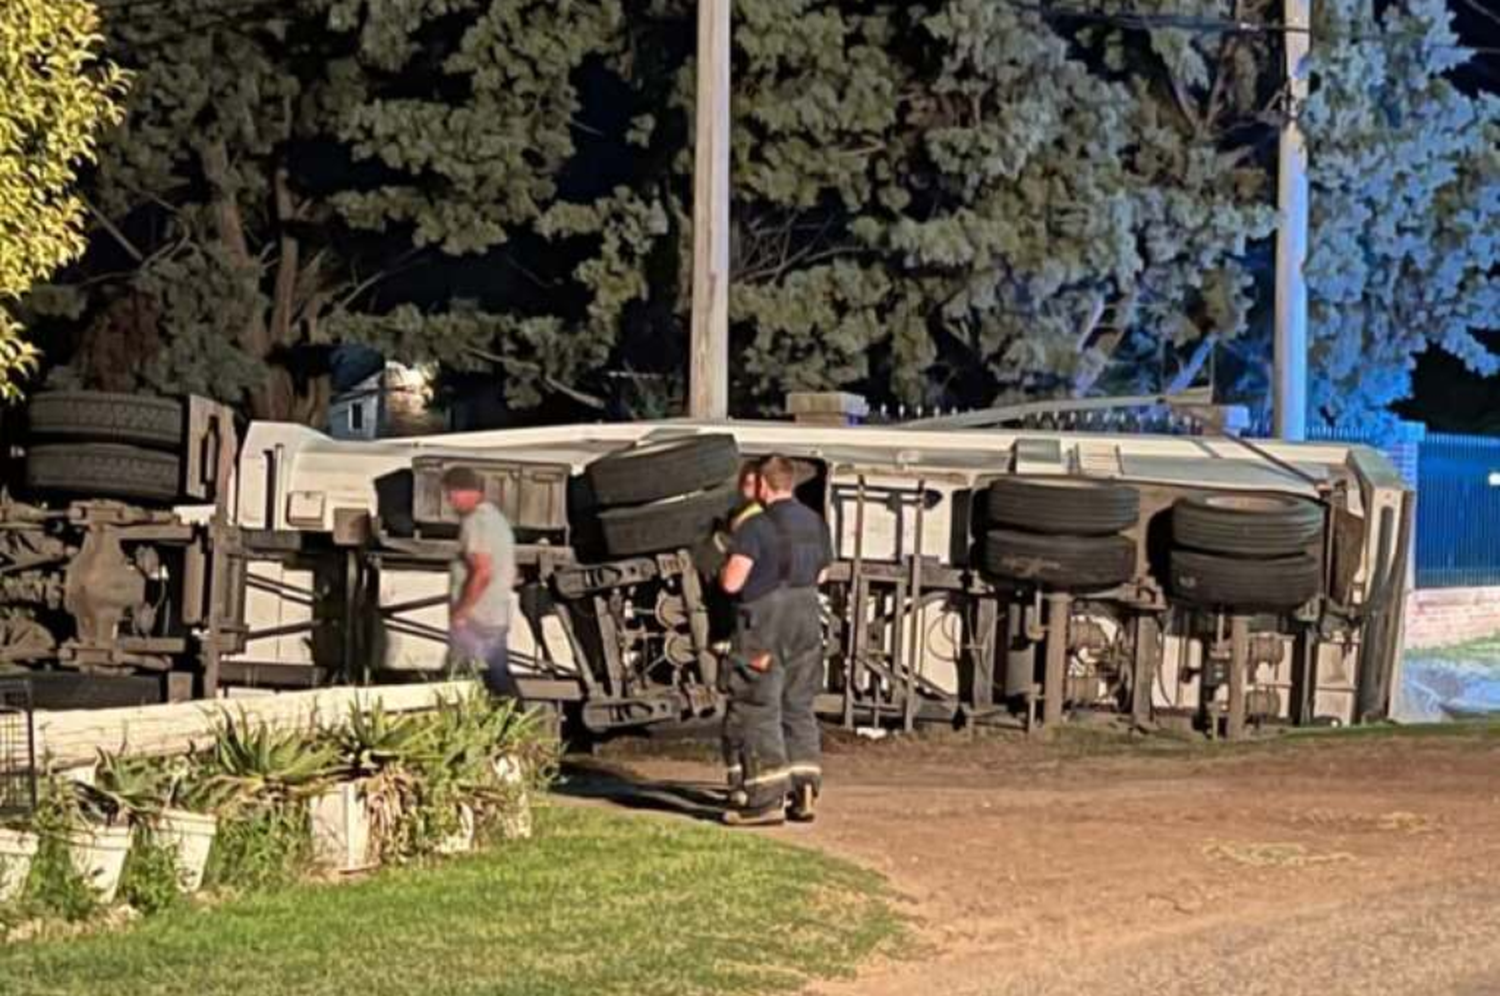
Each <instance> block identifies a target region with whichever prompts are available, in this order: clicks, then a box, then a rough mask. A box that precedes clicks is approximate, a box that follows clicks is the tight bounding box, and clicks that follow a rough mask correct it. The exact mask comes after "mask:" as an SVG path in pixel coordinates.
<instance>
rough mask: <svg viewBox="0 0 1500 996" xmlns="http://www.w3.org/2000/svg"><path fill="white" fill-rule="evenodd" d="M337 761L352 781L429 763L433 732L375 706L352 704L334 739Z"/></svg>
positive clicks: (432, 747) (411, 719)
mask: <svg viewBox="0 0 1500 996" xmlns="http://www.w3.org/2000/svg"><path fill="white" fill-rule="evenodd" d="M335 742H336V743H337V747H338V753H339V759H340V761H341V762H342V763H343V764H344V765H345V766H346V767H347V768H348V771H349V773H350V774H351V775H352V776H353V777H355V778H369V777H373V776H374V775H377V774H379V773H380V772H382V771H385V770H388V769H391V768H415V767H422V766H425V765H426V764H427V763H430V760H431V758H432V755H433V752H434V738H433V729H432V727H431V726H430V725H429V724H427V723H423V722H422V721H421V720H420V719H418V718H416V717H413V716H401V715H395V714H392V713H389V712H386V710H385V709H384V707H382V706H381V704H380V703H379V702H376V703H375V704H374V705H373V706H372V707H371V708H369V709H362V708H360V706H359V704H358V703H355V704H354V705H353V706H351V707H350V709H349V718H348V719H347V720H346V721H345V723H344V725H343V727H342V728H341V729H340V730H339V732H338V734H337V735H336V737H335Z"/></svg>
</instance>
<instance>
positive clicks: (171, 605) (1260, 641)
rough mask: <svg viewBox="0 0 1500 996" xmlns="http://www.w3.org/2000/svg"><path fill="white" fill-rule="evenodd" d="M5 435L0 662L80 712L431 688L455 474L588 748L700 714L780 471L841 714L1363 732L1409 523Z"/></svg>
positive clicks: (1382, 514)
mask: <svg viewBox="0 0 1500 996" xmlns="http://www.w3.org/2000/svg"><path fill="white" fill-rule="evenodd" d="M9 441H10V442H11V443H12V446H13V448H14V449H15V451H16V455H17V456H18V459H17V460H16V461H14V462H13V464H12V466H11V467H10V477H11V479H12V481H13V482H14V487H13V489H12V490H11V491H10V492H9V493H8V494H7V495H6V496H5V497H4V498H3V499H0V667H8V668H10V669H16V670H24V671H25V672H26V673H28V674H31V675H33V676H35V677H37V678H38V680H39V683H40V686H41V687H42V688H44V689H45V688H46V687H47V684H48V682H51V683H54V684H56V685H57V686H58V687H59V689H63V688H66V689H68V690H69V691H67V692H66V694H67V695H71V696H73V698H72V699H71V700H70V701H74V702H85V701H99V702H105V701H118V700H120V699H142V698H160V697H174V698H178V697H187V696H206V695H218V694H224V693H225V692H226V691H228V690H231V689H233V688H238V687H248V686H256V687H263V688H287V687H308V686H314V685H322V684H331V683H337V682H346V681H355V682H365V681H392V680H424V679H426V678H428V677H431V676H432V675H434V674H435V673H437V672H440V671H442V670H443V669H444V668H445V667H446V666H447V655H446V613H447V610H446V602H447V575H446V572H447V569H448V563H449V561H450V560H451V558H452V556H453V554H454V539H453V537H454V533H455V525H456V524H455V521H454V519H453V516H452V513H451V510H449V509H447V508H446V507H445V506H444V505H443V502H442V498H441V494H440V489H439V486H438V482H439V479H440V478H441V475H442V473H443V471H444V470H445V469H446V468H447V467H450V466H453V465H455V464H463V465H467V466H470V467H472V468H473V469H475V470H476V471H477V472H479V474H480V475H481V477H482V478H483V480H484V481H485V482H486V488H487V491H488V492H489V495H490V497H491V498H492V499H493V500H495V501H496V502H497V504H499V505H500V507H501V508H502V510H503V511H504V512H505V513H506V515H507V517H508V518H509V519H510V520H511V522H512V523H513V525H514V526H515V528H516V531H517V535H518V538H519V540H520V542H521V547H520V561H521V573H522V585H521V590H520V605H521V607H522V613H521V616H522V619H521V620H519V621H518V624H517V625H516V627H515V629H514V631H513V632H512V636H511V644H512V656H513V660H514V661H515V662H516V665H517V667H518V669H519V670H520V672H521V674H522V675H523V682H522V686H523V690H524V692H525V693H526V694H527V696H528V697H530V698H533V699H535V700H539V701H551V702H557V703H561V704H563V705H565V706H566V707H567V709H568V710H569V712H570V714H571V715H572V717H573V719H574V721H575V722H576V723H578V724H580V725H581V726H582V727H583V728H586V729H587V730H590V731H592V732H595V733H602V732H606V731H610V730H615V729H622V728H638V727H643V726H647V725H650V724H653V723H660V722H667V721H674V720H680V719H684V718H691V717H698V718H709V717H713V716H715V715H718V714H719V713H720V712H721V711H722V709H723V696H722V694H721V692H720V691H719V680H718V676H719V670H720V661H721V660H722V658H723V655H724V652H725V649H726V642H727V639H728V626H729V615H730V614H729V612H728V611H727V609H728V606H727V605H726V603H725V599H724V598H723V597H722V596H721V595H719V594H718V593H717V592H716V589H715V586H714V585H713V583H712V580H711V577H712V571H713V567H714V565H713V564H712V563H711V562H709V559H708V558H707V557H706V556H705V554H704V550H705V547H704V545H703V543H702V540H703V539H704V537H706V536H707V535H708V533H709V532H710V531H711V530H712V529H713V528H714V526H715V525H716V524H717V523H720V522H722V520H723V519H724V517H725V516H726V514H727V513H728V511H729V510H730V508H731V506H732V503H733V501H734V488H733V479H734V477H735V475H736V474H737V472H738V470H739V468H740V466H741V463H742V461H744V460H746V459H750V458H753V457H756V456H760V455H765V454H769V453H772V452H777V453H783V454H785V455H787V456H789V457H791V458H792V459H793V460H794V461H795V462H796V464H797V466H798V468H799V470H800V476H799V480H800V484H799V487H798V497H799V498H800V499H801V500H802V501H804V502H806V503H807V504H809V505H810V506H812V507H814V508H816V509H818V510H820V511H821V512H823V513H824V514H825V515H826V517H827V520H828V522H829V525H830V528H831V530H832V531H833V537H834V546H835V552H836V557H837V561H836V563H835V565H834V568H833V570H832V571H831V574H830V578H829V581H828V583H827V585H826V586H825V587H824V588H823V597H824V604H825V608H826V611H825V623H826V633H827V648H828V654H827V662H828V663H827V673H826V681H825V687H824V693H823V695H822V696H821V697H820V699H819V711H820V712H821V713H822V714H823V716H824V717H825V718H826V719H827V720H829V721H831V722H838V723H842V724H844V725H846V726H851V727H852V726H858V725H882V726H890V727H896V728H902V729H911V728H913V727H914V726H916V725H918V724H924V723H940V724H945V725H953V726H970V725H986V724H992V725H1008V726H1021V727H1026V728H1045V727H1046V726H1047V725H1049V724H1057V723H1059V722H1062V721H1063V720H1065V719H1068V718H1072V719H1081V718H1084V717H1088V716H1096V717H1106V718H1112V719H1114V720H1117V721H1119V722H1128V723H1131V724H1133V725H1134V726H1136V727H1138V728H1141V729H1151V728H1154V727H1156V726H1159V725H1163V724H1172V725H1181V726H1189V727H1192V728H1195V729H1198V730H1201V731H1204V732H1206V733H1208V734H1210V735H1215V736H1218V735H1225V736H1230V737H1236V736H1240V735H1242V734H1244V733H1245V732H1247V731H1248V730H1250V729H1252V728H1254V727H1257V726H1265V725H1282V724H1298V725H1309V724H1317V723H1357V722H1363V721H1367V720H1371V719H1377V718H1381V717H1383V716H1384V715H1385V714H1386V711H1387V708H1388V704H1389V701H1390V697H1391V689H1392V685H1393V681H1394V679H1395V670H1396V668H1397V666H1398V657H1399V653H1398V650H1399V646H1400V638H1401V633H1400V621H1401V609H1402V605H1403V602H1404V597H1403V596H1404V592H1405V589H1406V551H1407V549H1408V547H1409V546H1410V529H1411V509H1412V500H1411V495H1410V493H1409V491H1408V489H1407V488H1406V486H1405V485H1404V484H1403V483H1402V481H1401V480H1400V478H1399V476H1398V475H1397V474H1395V472H1394V471H1393V470H1392V468H1391V467H1390V465H1389V464H1388V463H1387V462H1386V461H1385V459H1384V458H1383V457H1381V456H1380V455H1379V454H1378V453H1376V452H1374V451H1372V450H1369V449H1365V448H1362V447H1355V446H1345V445H1302V446H1292V445H1285V444H1269V443H1251V442H1248V441H1241V440H1235V439H1229V438H1205V437H1198V438H1191V437H1161V436H1144V435H1116V434H1084V433H1067V432H1015V431H1003V430H989V429H953V430H946V431H933V430H921V429H903V428H862V427H814V426H793V425H789V424H784V423H769V422H763V423H748V422H747V423H738V422H736V423H727V424H718V425H709V424H702V425H700V424H693V423H687V422H664V423H642V424H631V425H599V426H573V427H561V428H551V429H526V430H510V431H497V432H487V433H474V434H465V435H453V436H439V437H427V438H422V439H413V440H399V441H387V442H378V443H350V442H338V441H334V440H330V439H328V438H326V437H324V436H322V435H320V434H317V433H314V432H312V431H310V430H307V429H304V428H301V427H297V426H288V425H278V424H271V423H256V424H253V425H251V426H250V427H249V428H248V430H247V431H245V432H244V433H242V434H241V433H237V432H236V431H235V428H234V425H233V422H232V419H231V418H230V416H229V414H228V413H227V412H226V411H224V410H223V409H221V408H218V407H216V406H213V405H210V404H208V403H206V402H203V401H201V400H198V399H190V400H189V401H186V402H176V401H168V400H163V399H140V398H122V397H117V396H108V395H88V394H68V395H51V396H46V395H44V396H42V398H40V399H39V400H38V402H37V403H35V404H34V405H33V406H32V410H31V420H30V425H29V427H23V428H20V429H17V430H16V431H14V432H12V433H11V437H10V440H9ZM12 496H13V497H12ZM58 694H59V695H63V694H64V692H63V691H59V692H58Z"/></svg>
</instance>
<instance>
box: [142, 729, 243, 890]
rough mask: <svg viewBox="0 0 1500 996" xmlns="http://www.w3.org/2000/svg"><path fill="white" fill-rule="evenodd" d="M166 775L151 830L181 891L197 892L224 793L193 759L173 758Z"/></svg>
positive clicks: (206, 862)
mask: <svg viewBox="0 0 1500 996" xmlns="http://www.w3.org/2000/svg"><path fill="white" fill-rule="evenodd" d="M165 775H166V777H165V780H164V785H163V791H162V793H161V796H160V803H161V808H160V809H159V810H158V811H157V812H155V813H154V814H152V819H151V828H152V830H153V832H154V833H155V834H156V836H157V839H158V840H159V841H160V842H161V843H162V844H163V845H164V846H165V847H166V848H167V850H168V851H169V852H171V854H172V857H173V859H174V861H175V863H176V865H177V878H178V883H179V885H180V886H181V889H182V891H183V892H197V891H198V889H199V888H200V887H201V886H202V885H203V873H204V871H205V870H206V869H207V868H208V856H209V854H210V853H212V851H213V845H214V838H215V837H216V836H218V833H219V817H218V815H217V813H216V810H217V809H218V807H219V805H221V804H222V803H223V801H224V797H225V791H224V789H223V786H216V785H215V784H214V783H213V782H211V781H210V779H209V778H208V776H207V774H206V772H205V771H204V768H203V765H202V764H200V763H197V762H196V761H195V759H193V758H188V757H181V756H179V757H174V758H172V759H171V760H170V761H169V762H167V764H166V766H165ZM216 789H217V791H216Z"/></svg>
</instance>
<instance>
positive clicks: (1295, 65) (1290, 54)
mask: <svg viewBox="0 0 1500 996" xmlns="http://www.w3.org/2000/svg"><path fill="white" fill-rule="evenodd" d="M1283 4H1284V6H1283V10H1284V12H1285V13H1284V17H1283V19H1284V21H1285V27H1286V30H1285V31H1284V32H1283V34H1282V44H1283V45H1284V47H1285V50H1286V79H1287V115H1286V123H1285V124H1284V125H1283V126H1282V129H1281V148H1280V155H1279V157H1278V158H1279V161H1280V162H1279V167H1278V175H1277V212H1278V215H1279V217H1278V218H1277V224H1276V345H1275V349H1274V365H1275V378H1274V381H1275V386H1274V391H1273V397H1272V409H1271V411H1272V418H1273V420H1274V422H1275V430H1276V436H1277V438H1278V439H1291V440H1301V439H1305V438H1307V279H1306V274H1305V273H1304V272H1303V269H1304V267H1305V265H1306V263H1307V227H1308V218H1307V215H1308V203H1307V199H1308V189H1307V137H1306V136H1305V135H1303V133H1302V124H1301V122H1300V121H1299V120H1298V115H1299V114H1301V113H1302V107H1303V104H1304V103H1305V102H1306V101H1307V65H1306V61H1307V50H1308V46H1309V43H1310V40H1311V38H1310V35H1309V34H1308V29H1309V25H1310V23H1311V20H1310V15H1309V8H1310V4H1309V0H1283Z"/></svg>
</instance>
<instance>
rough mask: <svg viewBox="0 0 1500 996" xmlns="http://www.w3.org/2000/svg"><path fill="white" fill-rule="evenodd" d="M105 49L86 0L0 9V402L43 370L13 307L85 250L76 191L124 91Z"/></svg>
mask: <svg viewBox="0 0 1500 996" xmlns="http://www.w3.org/2000/svg"><path fill="white" fill-rule="evenodd" d="M99 43H100V38H99V19H98V13H97V11H95V9H94V7H93V5H92V4H91V3H89V2H87V0H6V3H5V4H3V5H0V398H6V399H9V398H13V397H14V396H15V394H16V391H17V379H18V378H19V377H21V376H24V375H25V374H27V373H29V372H31V371H32V370H33V369H34V367H35V365H36V362H37V356H36V350H35V347H34V346H32V345H31V344H30V343H28V342H26V341H24V340H23V339H22V338H21V334H22V328H21V326H20V324H19V323H18V322H17V321H16V319H15V318H14V317H13V315H12V313H11V307H12V305H13V304H14V302H15V301H16V299H17V298H18V297H20V295H22V294H24V293H25V292H26V291H27V290H29V289H30V288H31V286H32V285H33V284H36V283H38V282H39V281H42V280H45V279H47V278H48V277H50V276H51V275H52V273H53V272H54V271H55V270H57V269H58V268H59V267H61V266H63V265H64V264H66V263H68V262H70V261H72V260H73V259H75V258H77V257H78V256H79V255H80V254H81V253H82V252H83V249H84V244H85V243H84V236H83V225H82V219H83V214H84V211H85V204H84V202H83V200H82V199H80V198H79V196H78V195H77V193H76V192H75V189H74V187H75V185H76V182H77V180H78V174H79V171H80V168H81V167H82V166H84V165H85V164H86V163H89V162H91V161H92V160H93V158H94V154H95V142H96V138H97V135H98V132H99V129H100V128H101V127H102V126H103V125H105V124H107V123H109V122H111V121H114V120H116V119H117V117H118V114H119V109H118V104H117V101H118V99H119V97H120V94H121V91H122V90H123V88H124V77H123V76H122V75H121V74H120V73H119V72H118V71H117V70H116V69H114V68H113V67H111V66H109V65H107V64H104V63H102V62H101V61H100V60H99V48H100V44H99Z"/></svg>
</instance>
